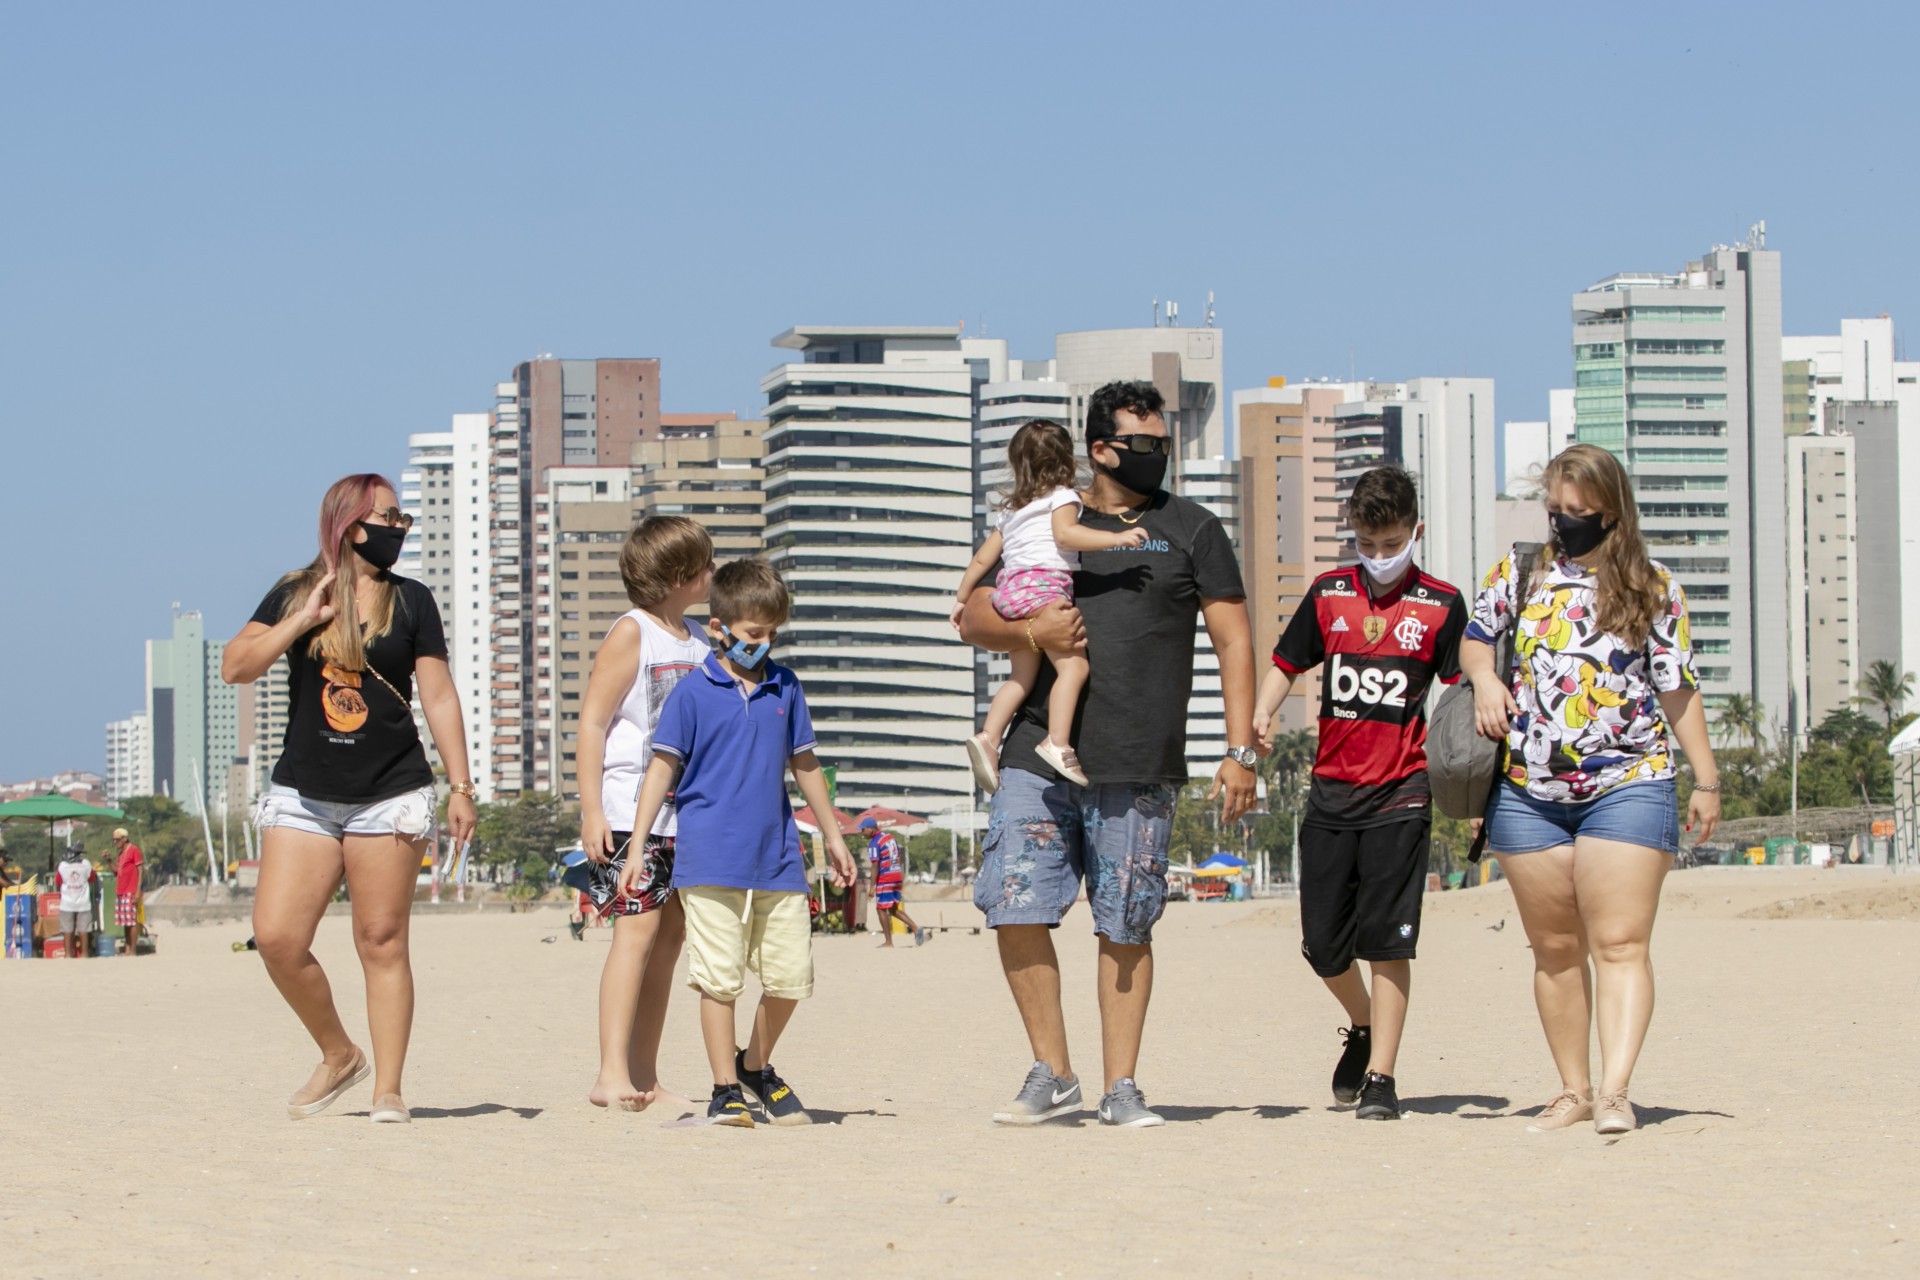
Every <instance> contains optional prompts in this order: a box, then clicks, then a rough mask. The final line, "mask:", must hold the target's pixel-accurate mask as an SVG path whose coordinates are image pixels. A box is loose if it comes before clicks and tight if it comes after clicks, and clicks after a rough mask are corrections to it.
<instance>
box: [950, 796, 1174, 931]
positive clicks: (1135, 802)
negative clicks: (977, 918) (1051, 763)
mask: <svg viewBox="0 0 1920 1280" xmlns="http://www.w3.org/2000/svg"><path fill="white" fill-rule="evenodd" d="M1174 796H1175V789H1174V788H1173V787H1172V786H1171V785H1169V784H1167V783H1158V782H1156V783H1147V784H1145V785H1143V786H1133V785H1127V784H1121V783H1107V784H1104V785H1103V784H1100V783H1095V784H1094V785H1093V786H1090V787H1076V786H1074V785H1073V784H1072V783H1070V782H1051V783H1050V782H1048V781H1046V780H1045V779H1044V778H1042V777H1040V776H1039V775H1038V774H1034V773H1028V772H1027V771H1026V770H1025V769H1002V770H1001V771H1000V789H999V790H998V791H996V792H995V793H994V796H993V811H992V814H991V816H990V817H989V818H988V821H987V838H986V843H985V845H984V847H983V848H982V850H981V856H980V873H979V874H978V875H977V876H975V877H974V881H973V904H974V905H975V906H976V907H979V908H980V910H982V911H984V912H986V915H987V927H988V928H992V929H998V928H999V927H1000V926H1001V925H1007V924H1044V925H1046V926H1048V927H1049V928H1052V927H1054V926H1057V925H1058V924H1059V923H1060V921H1061V919H1062V917H1064V916H1065V915H1066V914H1067V912H1068V911H1069V910H1070V909H1071V908H1072V907H1073V903H1074V900H1075V899H1076V898H1078V897H1079V896H1080V880H1081V877H1082V876H1084V877H1085V878H1086V882H1087V903H1088V905H1089V906H1091V907H1092V909H1093V931H1094V932H1095V933H1096V934H1099V935H1100V936H1101V937H1104V938H1105V939H1106V940H1107V941H1109V942H1114V943H1118V944H1120V945H1121V946H1144V945H1145V944H1146V943H1149V942H1151V941H1153V926H1154V924H1155V923H1156V922H1157V921H1158V920H1159V919H1160V914H1161V912H1163V911H1164V910H1166V906H1167V844H1168V840H1169V838H1170V837H1171V836H1172V834H1173V801H1174Z"/></svg>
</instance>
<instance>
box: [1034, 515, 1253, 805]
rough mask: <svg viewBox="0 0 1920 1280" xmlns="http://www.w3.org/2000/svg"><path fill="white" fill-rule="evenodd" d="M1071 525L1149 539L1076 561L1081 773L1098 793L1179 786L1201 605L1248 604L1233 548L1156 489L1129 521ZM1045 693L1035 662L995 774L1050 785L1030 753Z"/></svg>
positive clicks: (1047, 679)
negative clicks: (1083, 641) (1082, 642)
mask: <svg viewBox="0 0 1920 1280" xmlns="http://www.w3.org/2000/svg"><path fill="white" fill-rule="evenodd" d="M1080 523H1081V524H1083V525H1085V526H1086V527H1087V528H1089V529H1099V530H1101V531H1103V532H1108V533H1118V532H1122V531H1124V530H1126V529H1130V528H1134V527H1136V526H1137V527H1139V528H1142V529H1145V530H1146V531H1147V544H1146V546H1144V547H1142V548H1140V549H1139V550H1137V551H1136V550H1133V549H1131V548H1129V549H1127V550H1124V551H1082V552H1081V553H1080V569H1079V571H1078V572H1076V573H1075V574H1074V575H1073V594H1074V604H1075V605H1077V606H1078V607H1079V609H1080V616H1081V618H1082V619H1084V620H1085V622H1086V626H1087V661H1088V663H1089V664H1090V666H1091V668H1092V670H1091V672H1090V674H1089V675H1088V677H1087V687H1086V689H1085V690H1083V691H1082V692H1081V694H1080V709H1079V711H1078V713H1077V714H1076V715H1075V716H1074V722H1073V746H1074V750H1075V751H1076V752H1077V753H1078V754H1079V757H1080V768H1081V770H1082V771H1083V772H1085V773H1086V775H1087V777H1088V779H1089V780H1090V781H1092V782H1095V783H1107V782H1112V783H1122V784H1126V785H1130V786H1144V785H1146V784H1149V783H1156V782H1165V783H1173V784H1175V785H1179V784H1181V783H1184V782H1186V781H1187V704H1188V703H1189V702H1191V701H1192V699H1193V650H1194V619H1195V617H1196V616H1197V615H1198V614H1199V612H1200V602H1201V601H1203V600H1230V599H1238V598H1240V597H1243V596H1245V595H1246V588H1245V587H1244V586H1242V585H1241V581H1240V566H1239V564H1238V562H1236V561H1235V560H1234V558H1233V544H1232V543H1231V542H1229V541H1228V540H1227V531H1226V530H1225V529H1224V528H1223V527H1222V526H1221V524H1220V520H1219V517H1217V516H1215V515H1214V514H1213V513H1212V512H1210V511H1208V510H1207V509H1206V508H1205V507H1202V506H1200V505H1199V504H1197V503H1193V502H1189V501H1187V500H1186V499H1185V498H1180V497H1175V496H1174V495H1173V494H1170V493H1167V492H1166V491H1165V490H1162V491H1161V492H1159V493H1157V494H1155V495H1154V496H1153V499H1152V501H1150V502H1149V503H1148V504H1147V509H1146V511H1145V512H1143V513H1142V514H1141V516H1140V517H1139V519H1138V520H1137V521H1133V522H1131V523H1129V522H1128V521H1124V520H1122V519H1121V518H1120V517H1119V516H1115V515H1105V514H1102V513H1100V512H1098V511H1095V510H1093V509H1092V508H1091V507H1084V506H1083V507H1082V508H1081V509H1080ZM1052 688H1053V664H1052V663H1050V662H1049V663H1042V664H1041V667H1040V678H1039V679H1038V680H1037V681H1035V683H1034V688H1033V692H1032V693H1031V694H1030V695H1029V696H1028V698H1027V701H1026V703H1025V704H1024V705H1023V706H1022V707H1021V708H1020V711H1019V713H1018V714H1017V715H1015V716H1014V718H1013V726H1012V728H1011V729H1009V730H1008V732H1007V738H1006V742H1005V744H1004V746H1003V747H1002V749H1001V754H1000V763H1001V765H1002V767H1004V768H1010V769H1025V770H1027V771H1028V772H1031V773H1036V774H1039V775H1040V776H1041V777H1043V778H1048V779H1054V778H1056V775H1055V773H1054V771H1053V770H1052V769H1051V768H1050V767H1048V765H1047V764H1046V762H1044V761H1043V760H1041V759H1040V757H1039V756H1037V755H1035V754H1034V748H1035V747H1037V746H1039V745H1040V744H1041V743H1042V742H1043V741H1045V740H1046V736H1047V694H1048V692H1049V691H1050V690H1051V689H1052Z"/></svg>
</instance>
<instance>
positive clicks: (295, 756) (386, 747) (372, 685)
mask: <svg viewBox="0 0 1920 1280" xmlns="http://www.w3.org/2000/svg"><path fill="white" fill-rule="evenodd" d="M389 579H390V580H391V581H392V583H393V585H394V590H395V593H396V598H395V600H394V605H393V627H392V629H391V630H389V631H388V632H387V634H386V635H384V636H381V637H380V638H379V639H377V640H375V641H374V642H373V643H372V644H370V645H368V646H367V662H368V663H369V664H370V665H371V666H372V667H373V670H374V671H377V672H379V674H380V675H381V676H384V677H385V678H386V684H382V683H381V682H380V680H379V679H377V678H375V676H374V674H373V672H372V671H369V672H356V671H342V670H341V669H340V668H338V667H336V666H334V665H333V664H332V663H330V662H325V661H323V660H321V659H319V658H316V657H314V656H313V654H312V653H311V652H310V648H311V642H312V640H313V638H314V636H315V635H317V634H318V633H319V629H318V628H316V629H315V630H313V631H309V632H307V633H306V634H305V635H303V636H301V637H300V638H299V639H298V640H296V641H294V642H293V647H292V648H291V649H289V650H287V736H286V739H285V741H284V743H283V745H282V750H281V754H280V760H279V763H277V764H275V765H274V766H273V781H274V782H275V783H277V784H278V785H280V786H283V787H292V788H293V789H294V790H295V791H298V792H299V793H300V794H301V795H302V796H304V797H306V798H307V799H309V800H325V801H328V802H331V803H335V804H370V803H372V802H373V801H376V800H385V799H387V798H388V797H390V796H397V795H403V794H405V793H406V792H408V791H413V790H415V789H417V788H420V787H424V786H427V785H429V784H431V783H432V782H433V770H432V769H431V768H430V767H429V766H428V765H427V753H426V749H425V748H424V747H423V746H422V745H421V743H420V731H419V730H418V729H417V728H415V727H414V723H413V668H414V663H415V662H416V661H418V660H419V659H421V658H444V657H446V656H447V637H446V633H445V632H444V631H443V630H442V629H441V626H440V608H439V606H438V605H436V604H435V603H434V600H433V593H432V592H431V591H429V590H427V588H426V587H425V586H423V585H421V584H420V583H418V582H415V581H414V580H413V579H411V578H402V577H399V576H398V575H389ZM292 590H293V585H292V584H291V583H281V584H280V585H279V586H276V587H275V588H274V589H273V590H272V591H269V592H268V593H267V598H266V599H264V600H262V601H261V602H260V607H259V608H258V609H255V610H254V611H253V620H254V621H255V622H261V623H265V624H266V625H267V626H270V627H273V626H278V625H279V624H280V620H281V618H282V617H283V616H284V615H285V613H286V602H287V597H288V595H289V594H290V593H291V592H292ZM387 685H392V686H393V687H392V688H391V689H390V688H388V687H387Z"/></svg>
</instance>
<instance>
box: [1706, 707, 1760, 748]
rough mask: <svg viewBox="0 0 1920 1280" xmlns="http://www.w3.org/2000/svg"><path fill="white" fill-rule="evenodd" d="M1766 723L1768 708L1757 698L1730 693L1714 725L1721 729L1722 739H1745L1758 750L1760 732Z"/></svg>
mask: <svg viewBox="0 0 1920 1280" xmlns="http://www.w3.org/2000/svg"><path fill="white" fill-rule="evenodd" d="M1766 723H1767V713H1766V709H1765V708H1763V707H1762V706H1761V705H1760V703H1759V701H1758V700H1757V699H1755V698H1753V697H1752V696H1750V695H1748V694H1744V693H1730V694H1728V695H1727V697H1726V701H1724V702H1722V703H1721V704H1720V715H1719V717H1718V719H1717V721H1716V722H1715V726H1714V727H1715V728H1716V729H1717V730H1718V731H1719V733H1720V737H1721V740H1722V741H1728V742H1740V741H1742V740H1744V741H1746V743H1747V744H1748V745H1749V746H1751V747H1753V748H1754V749H1755V750H1758V749H1759V746H1760V733H1761V730H1762V729H1763V728H1764V727H1765V725H1766Z"/></svg>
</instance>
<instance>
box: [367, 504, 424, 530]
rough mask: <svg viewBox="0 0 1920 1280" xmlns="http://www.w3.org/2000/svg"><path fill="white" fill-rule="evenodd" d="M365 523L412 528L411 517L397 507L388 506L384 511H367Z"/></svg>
mask: <svg viewBox="0 0 1920 1280" xmlns="http://www.w3.org/2000/svg"><path fill="white" fill-rule="evenodd" d="M366 523H368V524H384V525H388V526H391V527H396V528H400V529H411V528H413V517H412V516H410V515H408V514H407V513H406V512H404V511H402V510H401V509H400V508H398V507H388V508H387V509H386V510H385V511H369V512H368V513H367V519H366Z"/></svg>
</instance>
